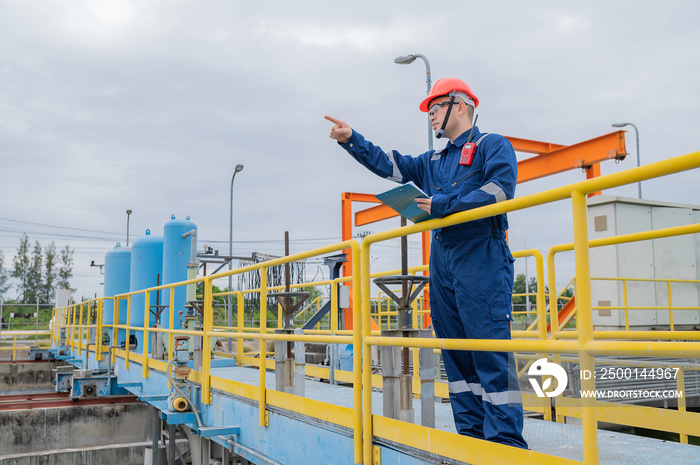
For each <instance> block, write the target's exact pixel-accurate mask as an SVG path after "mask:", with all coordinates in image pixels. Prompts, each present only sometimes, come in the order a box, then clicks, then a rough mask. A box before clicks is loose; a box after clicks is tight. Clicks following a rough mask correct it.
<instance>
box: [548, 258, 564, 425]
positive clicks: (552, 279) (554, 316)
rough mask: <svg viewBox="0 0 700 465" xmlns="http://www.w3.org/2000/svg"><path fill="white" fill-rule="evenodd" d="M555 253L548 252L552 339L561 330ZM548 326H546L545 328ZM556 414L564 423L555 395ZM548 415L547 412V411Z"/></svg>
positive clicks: (557, 360) (558, 360) (556, 361)
mask: <svg viewBox="0 0 700 465" xmlns="http://www.w3.org/2000/svg"><path fill="white" fill-rule="evenodd" d="M554 254H555V252H554V251H553V250H550V251H549V252H548V253H547V274H548V277H547V281H548V282H549V327H550V328H551V331H552V335H551V336H550V338H551V340H552V341H556V340H557V339H558V337H557V336H556V335H555V333H556V332H557V331H558V330H559V304H558V302H557V273H556V269H555V266H554ZM546 329H547V328H546V327H545V330H546ZM560 361H561V357H559V355H558V354H555V355H554V362H555V363H559V362H560ZM547 399H548V398H547V397H545V398H544V399H543V407H544V409H545V412H547ZM553 399H554V414H555V415H556V421H557V423H564V422H565V421H566V417H564V415H560V414H559V412H560V410H559V409H558V408H557V407H558V405H557V403H558V401H557V397H554V398H553ZM545 415H546V413H545ZM549 419H550V420H551V411H550V413H549Z"/></svg>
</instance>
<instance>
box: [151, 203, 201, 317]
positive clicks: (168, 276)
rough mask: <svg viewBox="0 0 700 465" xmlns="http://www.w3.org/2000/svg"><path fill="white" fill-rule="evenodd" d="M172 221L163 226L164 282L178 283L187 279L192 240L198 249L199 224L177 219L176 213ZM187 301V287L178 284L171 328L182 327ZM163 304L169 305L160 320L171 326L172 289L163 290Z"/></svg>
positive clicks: (172, 216) (188, 218) (188, 219)
mask: <svg viewBox="0 0 700 465" xmlns="http://www.w3.org/2000/svg"><path fill="white" fill-rule="evenodd" d="M170 218H171V219H170V221H168V222H167V223H165V227H164V228H163V241H164V242H163V284H171V283H177V282H180V281H186V280H187V265H188V264H189V263H190V261H191V257H190V256H191V250H192V241H194V249H195V250H197V238H196V231H197V225H196V224H194V223H193V222H191V221H190V217H189V216H188V217H187V219H186V220H177V219H175V215H171V217H170ZM192 230H194V231H195V236H194V237H192V236H191V235H190V236H188V237H187V238H183V237H182V236H183V234H186V233H189V232H190V231H192ZM186 303H187V288H186V287H185V286H178V287H176V288H175V292H174V306H173V309H174V311H173V327H172V328H171V329H180V328H182V322H181V321H180V313H179V312H181V311H182V312H183V314H185V313H187V311H186V309H185V304H186ZM163 305H168V307H165V308H164V309H163V313H162V314H161V318H160V322H161V324H162V325H163V327H164V328H170V307H169V305H170V290H169V289H165V290H164V291H163Z"/></svg>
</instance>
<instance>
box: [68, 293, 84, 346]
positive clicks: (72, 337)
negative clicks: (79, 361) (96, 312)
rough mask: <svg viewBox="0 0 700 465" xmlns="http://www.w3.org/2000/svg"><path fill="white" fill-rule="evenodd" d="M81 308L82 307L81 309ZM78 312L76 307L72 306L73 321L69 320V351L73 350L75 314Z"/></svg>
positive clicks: (75, 305)
mask: <svg viewBox="0 0 700 465" xmlns="http://www.w3.org/2000/svg"><path fill="white" fill-rule="evenodd" d="M81 308H82V307H81ZM77 310H78V305H77V304H74V305H73V319H72V320H71V322H70V323H71V324H70V347H71V350H72V351H74V350H75V313H76V312H77Z"/></svg>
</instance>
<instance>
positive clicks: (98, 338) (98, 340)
mask: <svg viewBox="0 0 700 465" xmlns="http://www.w3.org/2000/svg"><path fill="white" fill-rule="evenodd" d="M103 300H104V298H100V299H99V300H98V301H97V322H96V323H97V324H96V327H95V344H96V347H95V360H97V361H98V362H101V361H102V360H104V356H103V355H102V301H103Z"/></svg>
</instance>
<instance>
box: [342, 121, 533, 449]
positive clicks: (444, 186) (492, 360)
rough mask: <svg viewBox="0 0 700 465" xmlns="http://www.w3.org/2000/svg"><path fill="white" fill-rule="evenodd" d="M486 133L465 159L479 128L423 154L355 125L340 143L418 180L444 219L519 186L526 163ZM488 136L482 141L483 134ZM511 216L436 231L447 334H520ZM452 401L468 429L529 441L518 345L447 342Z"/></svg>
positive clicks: (434, 307)
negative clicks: (380, 140)
mask: <svg viewBox="0 0 700 465" xmlns="http://www.w3.org/2000/svg"><path fill="white" fill-rule="evenodd" d="M482 136H484V134H483V133H481V132H480V131H479V129H478V128H477V127H475V128H474V133H473V135H472V138H471V141H472V142H475V141H479V144H478V146H477V149H476V153H475V154H474V158H473V160H472V163H471V166H464V165H460V164H459V160H460V155H461V150H462V146H463V145H464V144H465V143H466V142H467V139H468V138H469V131H467V132H465V133H464V134H462V135H460V136H459V137H457V138H456V139H455V141H454V143H452V142H448V144H447V146H446V147H445V148H444V149H443V150H439V151H429V152H426V153H423V154H422V155H419V156H418V157H412V156H405V155H401V154H400V153H398V152H397V151H395V150H392V151H391V152H389V153H386V152H384V151H383V150H382V149H381V148H380V147H378V146H376V145H374V144H372V143H371V142H369V141H367V140H366V139H365V138H364V137H363V136H362V135H361V134H359V133H357V132H356V131H354V130H353V133H352V136H351V137H350V139H349V140H348V141H347V142H345V143H342V144H340V145H341V146H342V147H343V148H344V149H345V150H346V151H347V152H348V153H350V155H352V157H353V158H355V159H356V160H357V161H359V162H360V163H361V164H362V165H364V166H365V167H367V168H368V169H369V170H370V171H372V172H373V173H375V174H377V175H379V176H381V177H383V178H386V179H390V180H392V181H396V182H399V183H404V184H405V183H407V182H409V181H411V182H413V183H414V184H415V185H417V186H418V187H419V188H421V189H422V190H423V191H424V192H425V193H426V194H428V196H429V197H432V204H431V211H430V214H431V215H432V216H433V217H435V218H442V217H444V216H447V215H450V214H452V213H456V212H460V211H464V210H469V209H472V208H476V207H481V206H484V205H489V204H492V203H495V202H500V201H503V200H506V199H512V198H513V195H514V193H515V184H516V177H517V161H516V158H515V152H514V151H513V147H512V146H511V144H510V142H508V140H507V139H505V138H504V137H502V136H500V135H497V134H489V135H486V137H484V138H483V139H481V138H482ZM480 139H481V140H480ZM506 229H508V220H507V219H506V215H498V216H496V217H491V218H484V219H481V220H476V221H471V222H468V223H463V224H458V225H455V226H450V227H446V228H441V229H435V230H434V231H433V236H432V238H433V240H432V245H431V253H430V307H431V314H432V319H433V327H434V330H435V335H436V336H437V337H438V338H458V339H510V324H511V295H512V290H513V261H514V260H513V256H512V255H511V253H510V250H509V249H508V244H507V243H506ZM442 354H443V361H444V363H445V371H446V372H447V378H448V382H449V392H450V403H451V404H452V411H453V415H454V420H455V426H456V428H457V431H458V432H459V433H460V434H463V435H467V436H472V437H476V438H480V439H486V440H489V441H494V442H498V443H503V444H508V445H511V446H515V447H521V448H525V449H527V443H526V442H525V439H524V438H523V436H522V429H523V408H522V401H521V396H520V390H519V388H518V379H517V374H516V371H515V364H514V360H513V356H512V354H511V353H508V352H479V351H452V350H443V351H442Z"/></svg>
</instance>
